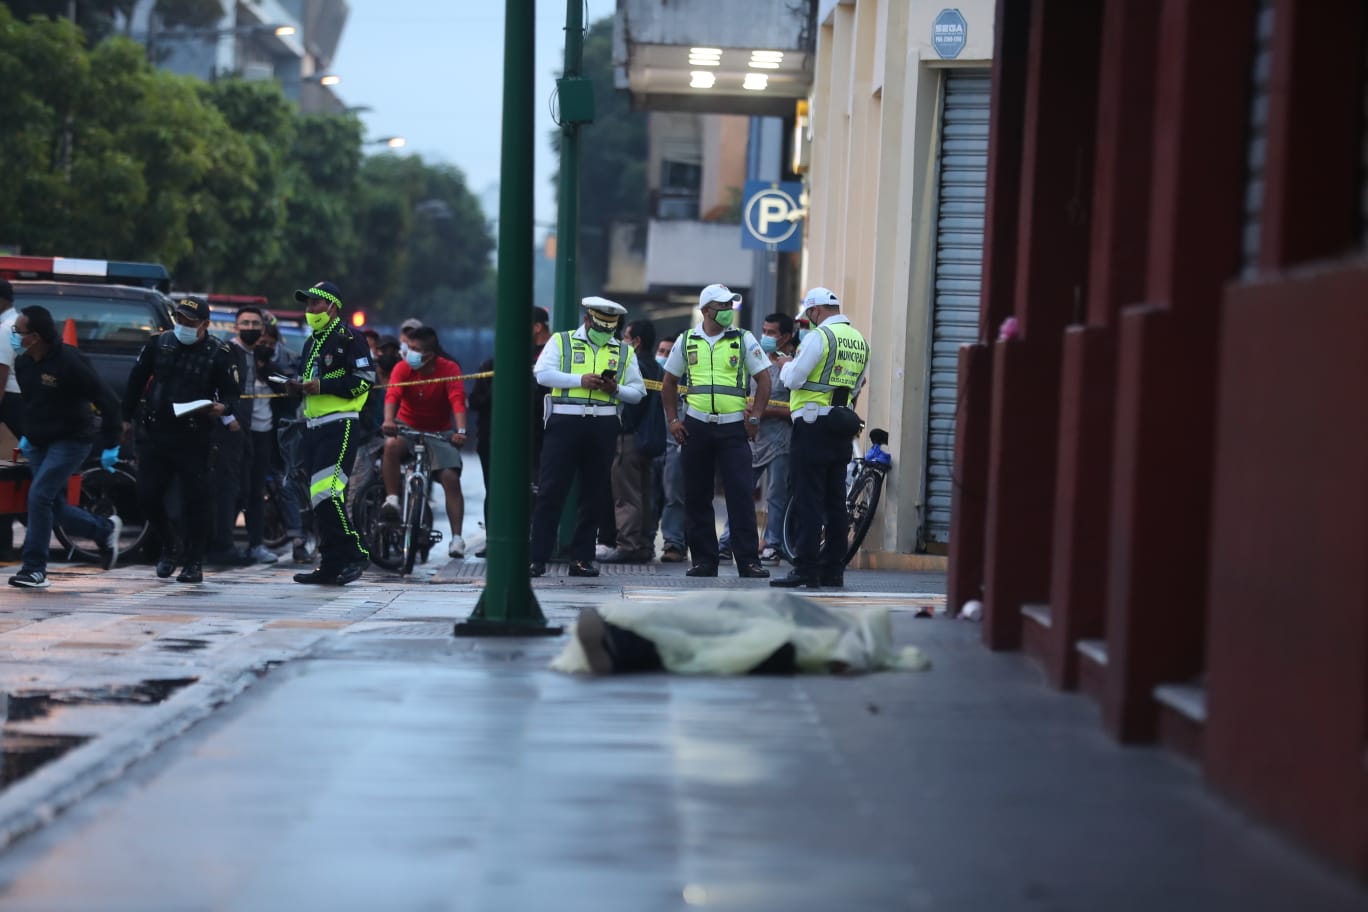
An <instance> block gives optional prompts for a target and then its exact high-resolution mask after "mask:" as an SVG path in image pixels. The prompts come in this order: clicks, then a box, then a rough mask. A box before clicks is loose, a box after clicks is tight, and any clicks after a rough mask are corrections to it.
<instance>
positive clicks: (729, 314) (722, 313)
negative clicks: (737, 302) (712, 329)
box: [713, 310, 736, 329]
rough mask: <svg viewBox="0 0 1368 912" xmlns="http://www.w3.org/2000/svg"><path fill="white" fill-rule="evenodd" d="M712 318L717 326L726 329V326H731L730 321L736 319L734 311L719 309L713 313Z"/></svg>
mask: <svg viewBox="0 0 1368 912" xmlns="http://www.w3.org/2000/svg"><path fill="white" fill-rule="evenodd" d="M713 319H714V320H716V321H717V325H718V326H721V327H722V328H723V329H726V328H727V327H728V326H731V325H732V321H733V320H735V319H736V311H734V310H719V311H718V312H717V313H715V314H713Z"/></svg>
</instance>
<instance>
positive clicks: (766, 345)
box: [760, 336, 779, 355]
mask: <svg viewBox="0 0 1368 912" xmlns="http://www.w3.org/2000/svg"><path fill="white" fill-rule="evenodd" d="M760 347H761V348H763V349H764V350H765V354H767V355H772V354H774V353H775V352H776V351H778V350H779V340H778V339H776V338H774V336H761V337H760Z"/></svg>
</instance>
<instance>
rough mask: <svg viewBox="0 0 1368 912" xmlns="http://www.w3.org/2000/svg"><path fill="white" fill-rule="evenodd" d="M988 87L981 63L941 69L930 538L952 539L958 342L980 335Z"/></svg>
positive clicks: (926, 527) (926, 531)
mask: <svg viewBox="0 0 1368 912" xmlns="http://www.w3.org/2000/svg"><path fill="white" fill-rule="evenodd" d="M991 90H992V82H991V78H990V74H989V71H988V70H986V69H974V70H946V71H945V95H944V101H943V113H942V119H941V147H940V162H939V170H940V184H939V199H938V202H937V212H936V277H935V295H934V303H933V307H932V315H931V383H930V411H929V414H930V427H929V428H928V429H927V430H928V433H927V436H926V441H927V447H926V463H925V465H926V485H925V492H926V496H925V498H924V503H925V504H926V507H925V510H924V511H923V529H922V540H923V541H924V542H928V543H929V542H940V543H944V542H948V541H949V540H950V495H951V491H952V489H953V480H952V477H951V473H952V468H953V466H954V460H955V419H956V413H957V412H958V404H959V396H958V386H959V383H958V370H959V349H960V346H961V345H964V344H966V343H971V342H974V341H975V340H977V338H978V321H979V282H980V277H981V273H982V271H983V213H984V206H985V202H986V198H987V185H988V106H989V101H990V96H991Z"/></svg>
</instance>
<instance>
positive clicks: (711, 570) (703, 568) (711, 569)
mask: <svg viewBox="0 0 1368 912" xmlns="http://www.w3.org/2000/svg"><path fill="white" fill-rule="evenodd" d="M684 575H685V576H717V565H716V564H694V565H693V566H692V567H690V568H689V569H688V570H685V571H684Z"/></svg>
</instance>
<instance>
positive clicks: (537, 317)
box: [532, 305, 551, 326]
mask: <svg viewBox="0 0 1368 912" xmlns="http://www.w3.org/2000/svg"><path fill="white" fill-rule="evenodd" d="M532 323H533V325H536V324H537V323H545V324H546V325H547V326H550V325H551V311H549V310H547V309H546V308H545V307H537V306H535V305H534V306H533V307H532Z"/></svg>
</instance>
